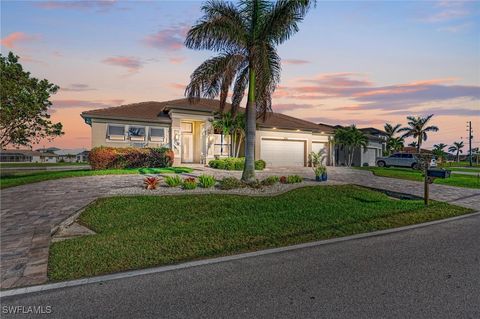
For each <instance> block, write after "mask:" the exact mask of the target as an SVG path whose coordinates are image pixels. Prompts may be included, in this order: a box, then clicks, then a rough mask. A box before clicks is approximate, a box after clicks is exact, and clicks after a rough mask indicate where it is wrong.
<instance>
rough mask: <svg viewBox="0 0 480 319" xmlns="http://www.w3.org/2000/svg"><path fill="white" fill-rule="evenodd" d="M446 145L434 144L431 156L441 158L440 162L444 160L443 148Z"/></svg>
mask: <svg viewBox="0 0 480 319" xmlns="http://www.w3.org/2000/svg"><path fill="white" fill-rule="evenodd" d="M447 146H448V145H447V144H444V143H439V144H434V145H433V154H434V155H435V156H437V157H438V158H441V159H442V160H443V159H445V156H446V155H447V154H446V153H445V151H444V148H445V147H447Z"/></svg>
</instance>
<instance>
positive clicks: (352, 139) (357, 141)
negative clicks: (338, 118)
mask: <svg viewBox="0 0 480 319" xmlns="http://www.w3.org/2000/svg"><path fill="white" fill-rule="evenodd" d="M334 142H335V144H337V145H339V146H340V147H341V148H342V149H343V150H344V151H345V155H346V158H347V166H352V162H353V154H354V152H355V148H357V147H361V148H363V149H365V148H366V147H367V145H368V137H367V136H366V135H365V134H364V133H363V132H362V131H360V130H359V129H357V127H356V126H355V125H351V126H348V127H344V128H338V129H336V130H335V134H334Z"/></svg>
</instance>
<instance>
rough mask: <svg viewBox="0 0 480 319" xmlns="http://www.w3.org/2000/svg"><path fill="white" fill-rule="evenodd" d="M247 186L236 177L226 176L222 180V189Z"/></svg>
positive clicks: (220, 186)
mask: <svg viewBox="0 0 480 319" xmlns="http://www.w3.org/2000/svg"><path fill="white" fill-rule="evenodd" d="M242 187H245V184H244V183H243V182H242V181H241V180H239V179H238V178H235V177H225V178H223V179H222V180H221V181H220V185H219V188H220V189H235V188H242Z"/></svg>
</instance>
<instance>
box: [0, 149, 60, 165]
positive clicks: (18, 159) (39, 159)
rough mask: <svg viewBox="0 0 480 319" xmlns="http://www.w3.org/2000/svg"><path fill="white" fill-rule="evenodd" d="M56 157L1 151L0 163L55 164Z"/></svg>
mask: <svg viewBox="0 0 480 319" xmlns="http://www.w3.org/2000/svg"><path fill="white" fill-rule="evenodd" d="M57 158H58V155H56V154H53V153H44V152H38V151H31V150H2V151H1V152H0V162H2V163H56V162H57Z"/></svg>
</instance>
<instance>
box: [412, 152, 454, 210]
mask: <svg viewBox="0 0 480 319" xmlns="http://www.w3.org/2000/svg"><path fill="white" fill-rule="evenodd" d="M418 158H419V160H420V167H421V169H422V171H423V202H424V203H425V205H428V202H429V198H430V184H432V183H433V181H434V180H435V178H448V177H450V171H449V170H446V169H443V168H437V169H429V166H430V161H431V160H432V155H431V154H419V155H418Z"/></svg>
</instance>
